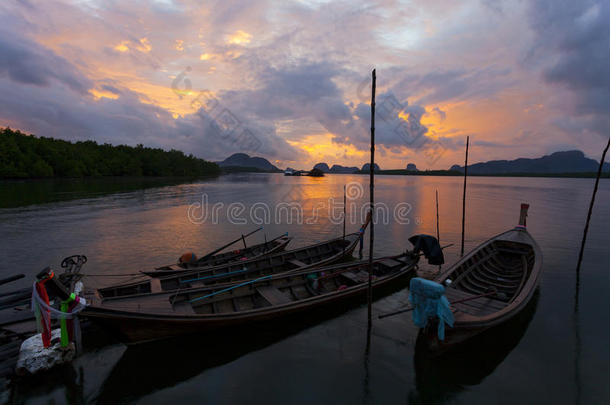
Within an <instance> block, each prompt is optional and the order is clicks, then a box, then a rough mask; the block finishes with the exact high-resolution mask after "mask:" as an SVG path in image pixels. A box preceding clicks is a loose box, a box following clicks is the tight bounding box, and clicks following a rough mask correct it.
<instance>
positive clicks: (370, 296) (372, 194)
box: [367, 69, 377, 331]
mask: <svg viewBox="0 0 610 405" xmlns="http://www.w3.org/2000/svg"><path fill="white" fill-rule="evenodd" d="M372 79H373V86H372V89H371V90H372V91H371V167H370V170H371V177H370V184H369V186H370V197H371V228H370V229H371V230H370V232H371V233H370V241H369V243H370V244H369V283H368V289H367V301H368V321H369V322H368V329H369V331H370V330H371V326H372V322H373V321H372V313H373V246H374V243H375V216H374V214H375V87H376V82H377V77H376V74H375V69H373V73H372Z"/></svg>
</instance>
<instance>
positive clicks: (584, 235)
mask: <svg viewBox="0 0 610 405" xmlns="http://www.w3.org/2000/svg"><path fill="white" fill-rule="evenodd" d="M608 147H610V137H608V143H607V144H606V148H605V149H604V152H603V153H602V160H600V161H599V168H598V169H597V178H596V179H595V186H594V187H593V195H592V196H591V203H590V204H589V212H588V213H587V222H585V230H584V232H583V235H582V243H581V244H580V253H578V264H577V265H576V288H578V284H579V281H580V264H581V262H582V255H583V252H584V250H585V242H586V241H587V232H589V221H590V220H591V213H592V212H593V204H595V195H596V194H597V187H598V186H599V178H600V176H601V174H602V169H603V167H604V160H606V153H607V152H608Z"/></svg>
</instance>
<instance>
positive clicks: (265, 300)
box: [53, 253, 419, 344]
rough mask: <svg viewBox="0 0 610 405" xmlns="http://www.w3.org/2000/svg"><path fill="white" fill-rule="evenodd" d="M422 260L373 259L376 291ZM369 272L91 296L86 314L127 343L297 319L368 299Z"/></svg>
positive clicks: (335, 269)
mask: <svg viewBox="0 0 610 405" xmlns="http://www.w3.org/2000/svg"><path fill="white" fill-rule="evenodd" d="M418 260H419V255H414V254H411V253H405V254H403V255H400V256H396V257H392V258H385V259H378V260H376V261H374V262H373V271H372V273H373V283H372V285H373V288H374V289H375V290H378V289H380V288H381V287H383V286H388V285H389V284H390V283H392V282H394V281H397V280H398V279H399V278H402V277H405V276H407V275H409V274H410V273H411V271H412V270H413V269H415V267H416V264H417V262H418ZM368 269H369V264H368V261H358V262H355V263H344V264H340V265H335V266H328V267H323V268H318V269H310V270H305V271H299V272H296V273H291V274H280V275H267V276H262V277H259V278H255V279H251V280H247V281H244V282H242V283H234V284H232V285H229V286H227V285H223V286H214V287H204V288H199V289H191V290H188V291H184V292H177V293H176V292H174V293H162V294H154V295H147V296H135V297H134V296H132V297H124V298H121V299H104V298H103V297H100V296H99V295H92V296H86V298H87V303H88V306H87V307H86V308H85V309H84V310H83V312H82V313H81V315H83V316H86V317H88V318H89V319H91V320H93V321H96V322H98V323H100V324H101V325H102V326H105V327H107V328H108V329H109V330H111V331H114V332H115V334H116V335H117V336H118V337H119V338H120V339H121V340H122V341H124V342H125V343H128V344H134V343H142V342H146V341H153V340H158V339H164V338H168V337H171V336H178V335H184V334H194V333H207V332H212V331H219V330H224V329H227V328H231V327H238V326H240V327H242V326H255V325H256V324H258V323H259V322H267V321H277V320H280V319H287V318H290V319H292V320H297V321H298V320H299V319H304V318H303V317H305V316H306V315H307V314H308V313H309V312H310V311H314V310H319V309H322V308H332V307H334V306H336V305H338V304H339V303H342V302H345V301H346V300H349V299H351V298H356V297H360V296H363V295H365V294H366V291H367V281H368ZM53 280H54V279H53Z"/></svg>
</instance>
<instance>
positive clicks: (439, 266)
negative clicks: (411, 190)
mask: <svg viewBox="0 0 610 405" xmlns="http://www.w3.org/2000/svg"><path fill="white" fill-rule="evenodd" d="M436 240H438V244H439V246H440V244H441V232H440V230H439V223H438V190H436ZM438 269H439V271H440V269H441V265H440V264H439V265H438Z"/></svg>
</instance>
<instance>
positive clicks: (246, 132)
mask: <svg viewBox="0 0 610 405" xmlns="http://www.w3.org/2000/svg"><path fill="white" fill-rule="evenodd" d="M191 70H192V69H191V67H190V66H187V68H186V69H185V70H183V71H182V72H180V73H179V74H178V75H176V77H175V78H174V80H173V81H172V86H171V87H172V90H173V91H174V93H175V94H176V95H177V96H178V97H179V98H180V99H182V98H184V97H185V96H190V95H192V94H193V91H192V89H193V85H192V83H191V81H190V79H189V78H188V77H187V74H188V72H190V71H191ZM182 83H183V84H182ZM181 86H183V88H181ZM191 108H192V109H193V110H194V111H195V112H196V114H197V115H198V116H199V118H201V120H202V121H204V122H206V121H207V123H208V128H209V129H210V130H211V131H212V132H213V134H214V135H216V136H218V138H219V139H220V140H222V141H224V142H227V143H229V144H230V145H231V146H233V147H236V148H238V149H239V150H243V151H248V152H256V151H257V150H259V149H260V148H261V146H262V142H261V140H260V139H259V138H258V137H257V136H256V135H254V132H252V131H251V130H250V129H249V128H247V127H246V126H245V125H244V124H243V123H242V122H241V121H240V120H239V118H237V116H236V115H235V114H234V113H233V112H232V111H231V110H230V109H229V108H227V107H226V106H224V105H223V104H221V103H220V101H219V100H218V98H216V97H215V96H214V94H213V93H212V92H211V91H209V90H201V91H199V92H198V93H197V95H196V96H195V97H193V99H192V100H191Z"/></svg>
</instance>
